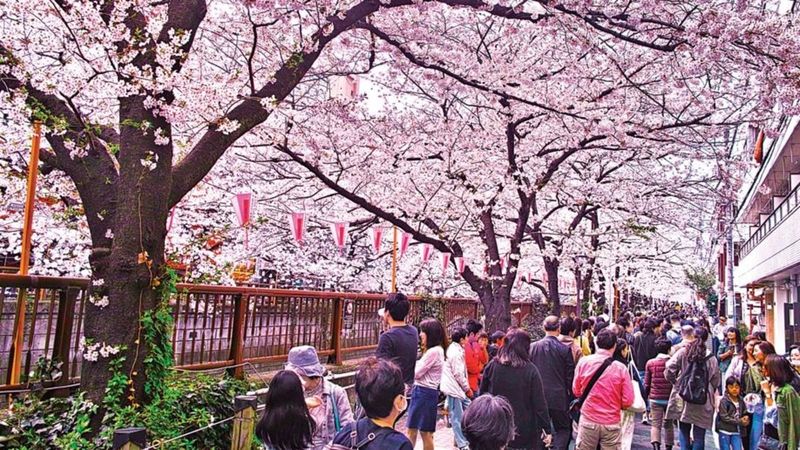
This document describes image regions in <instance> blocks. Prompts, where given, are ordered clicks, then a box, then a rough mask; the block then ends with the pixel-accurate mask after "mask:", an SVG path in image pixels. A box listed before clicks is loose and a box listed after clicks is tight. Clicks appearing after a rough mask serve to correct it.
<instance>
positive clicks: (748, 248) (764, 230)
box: [741, 184, 800, 258]
mask: <svg viewBox="0 0 800 450" xmlns="http://www.w3.org/2000/svg"><path fill="white" fill-rule="evenodd" d="M798 206H800V184H799V185H797V186H795V188H794V189H792V191H791V192H789V194H788V195H787V196H786V198H785V199H783V201H782V202H781V204H780V205H778V207H777V208H775V210H774V211H772V214H770V215H769V217H767V220H765V221H764V222H763V223H762V224H761V225H759V227H758V229H757V230H756V231H755V232H754V233H753V234H752V235H751V236H750V239H748V240H747V242H745V243H744V245H742V252H741V257H742V258H746V257H747V255H748V254H749V253H750V252H752V251H753V249H754V248H756V246H757V245H758V244H760V243H761V241H763V240H764V239H766V238H767V236H769V235H770V234H771V233H772V231H773V230H775V229H776V228H777V227H778V225H780V224H781V223H783V221H784V220H785V219H786V218H787V217H789V215H791V214H792V213H793V212H794V210H796V209H797V207H798Z"/></svg>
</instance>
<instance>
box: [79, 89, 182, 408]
mask: <svg viewBox="0 0 800 450" xmlns="http://www.w3.org/2000/svg"><path fill="white" fill-rule="evenodd" d="M120 123H121V124H123V125H121V127H120V150H119V157H118V161H119V164H120V169H121V170H120V174H119V178H118V180H117V182H116V184H115V186H108V189H115V190H116V203H115V204H114V207H113V209H111V210H101V211H99V212H98V213H97V217H96V219H97V221H96V222H95V223H94V225H91V224H90V227H91V228H92V236H93V239H92V246H93V249H92V255H91V260H90V262H91V267H92V285H91V288H90V292H89V295H90V299H93V300H96V299H99V298H101V297H103V296H107V297H108V305H107V306H104V307H101V306H98V305H95V304H94V303H93V302H92V301H90V302H88V303H87V305H86V316H85V328H84V330H85V337H86V339H87V340H88V342H90V343H91V344H93V345H96V344H101V345H102V346H114V347H121V348H122V350H121V351H120V352H119V353H117V354H116V355H112V356H108V357H103V356H100V357H98V358H97V360H96V361H89V360H87V359H84V361H83V364H82V366H81V387H82V389H83V390H85V391H86V393H87V397H88V399H91V400H93V401H95V402H100V401H101V400H102V399H103V397H104V396H105V389H106V385H107V382H108V379H109V378H110V377H111V376H113V374H112V373H109V369H110V368H109V364H110V362H111V361H112V360H113V359H114V358H118V357H124V359H125V360H124V363H123V365H122V370H123V371H124V373H125V375H126V376H127V377H128V379H129V380H130V382H129V383H130V384H129V387H128V392H126V395H125V398H124V399H123V400H125V401H128V402H131V403H142V402H144V401H146V400H147V399H146V398H145V392H144V383H145V381H146V373H145V370H144V366H143V361H144V359H145V358H147V354H148V348H147V346H146V345H145V340H144V337H143V336H142V327H141V318H142V314H143V313H144V312H145V311H149V310H151V309H153V308H154V307H155V306H156V302H157V299H156V290H155V285H156V282H155V280H156V279H158V278H159V277H160V276H161V275H162V269H163V263H164V239H165V236H166V220H167V214H168V211H169V208H168V199H169V192H170V185H171V181H172V176H171V166H172V147H171V145H169V144H168V145H162V146H158V145H156V144H155V143H154V138H153V130H155V129H157V128H160V129H161V130H163V133H165V134H166V135H167V136H169V130H170V127H169V124H168V123H167V122H166V121H165V120H164V119H163V118H161V117H156V116H154V115H153V114H152V111H150V110H148V109H147V108H145V107H144V97H141V96H134V97H127V98H122V99H120ZM145 124H148V125H145ZM145 128H146V129H147V130H146V131H143V129H145ZM143 160H144V161H148V160H149V161H150V162H153V163H155V167H154V168H153V169H152V170H151V169H150V168H149V167H146V164H145V163H143V162H142V161H143ZM82 200H83V202H84V204H85V205H94V204H96V203H97V200H98V199H96V198H94V197H92V196H88V197H84V198H82ZM87 210H97V208H96V207H95V208H87ZM109 237H110V238H111V239H110V242H111V245H110V248H109V247H108V242H109ZM101 280H102V281H101Z"/></svg>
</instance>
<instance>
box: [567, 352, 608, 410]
mask: <svg viewBox="0 0 800 450" xmlns="http://www.w3.org/2000/svg"><path fill="white" fill-rule="evenodd" d="M612 362H614V358H608V359H606V360H605V361H603V364H601V365H600V367H598V368H597V370H595V372H594V375H592V378H591V379H590V380H589V384H587V385H586V389H584V390H583V394H582V395H581V396H580V398H576V399H575V400H573V401H572V402H570V404H569V409H568V412H569V416H570V417H571V418H572V420H574V421H575V422H576V423H577V422H578V421H580V420H581V407H583V402H585V401H586V398H587V397H588V396H589V392H590V391H591V390H592V388H593V387H594V385H595V383H597V380H599V379H600V376H601V375H603V372H605V371H606V369H607V368H608V366H610V365H611V363H612Z"/></svg>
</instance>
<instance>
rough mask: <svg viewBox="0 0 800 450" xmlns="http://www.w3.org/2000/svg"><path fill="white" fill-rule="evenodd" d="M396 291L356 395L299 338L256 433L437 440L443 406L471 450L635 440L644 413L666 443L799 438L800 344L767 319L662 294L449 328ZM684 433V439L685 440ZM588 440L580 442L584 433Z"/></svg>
mask: <svg viewBox="0 0 800 450" xmlns="http://www.w3.org/2000/svg"><path fill="white" fill-rule="evenodd" d="M409 310H410V303H409V301H408V299H407V298H406V296H405V295H403V294H399V293H398V294H391V295H389V296H388V297H387V299H386V301H385V306H384V308H382V309H381V311H380V312H379V314H380V315H381V316H382V317H383V319H384V322H385V325H386V330H385V331H384V332H383V333H382V334H381V336H380V338H379V343H378V348H377V351H376V353H375V356H374V357H370V358H368V359H367V360H366V361H365V362H363V363H362V364H361V365H360V366H359V368H358V371H357V373H356V375H355V392H356V397H357V400H356V406H355V407H354V408H352V407H351V404H350V402H349V400H348V397H347V394H346V392H345V391H344V389H342V388H341V387H339V386H337V385H335V384H333V383H331V382H330V381H328V380H326V379H325V378H324V373H325V368H324V366H323V365H322V364H320V362H319V358H318V355H317V353H316V350H315V349H314V348H313V347H309V346H302V347H296V348H293V349H292V350H291V351H290V353H289V361H288V363H287V364H286V367H285V370H283V371H280V372H278V373H277V374H276V375H275V376H274V378H273V379H272V382H271V383H270V387H269V391H268V393H267V398H266V405H265V411H264V414H263V416H262V417H261V419H260V421H259V423H258V426H257V429H256V433H257V435H258V436H259V438H260V439H261V441H262V442H263V443H264V446H265V448H266V449H269V450H302V449H313V450H323V449H325V450H328V449H330V450H345V449H351V450H352V449H362V450H378V449H402V450H407V449H413V448H414V445H415V444H416V441H417V440H418V439H420V440H421V441H422V446H423V448H424V449H425V450H433V448H434V434H435V433H436V428H437V423H439V420H440V417H442V416H444V417H445V420H446V421H447V426H449V427H451V428H452V431H453V438H454V442H453V446H454V447H455V448H457V449H459V450H462V449H471V450H500V449H509V450H514V449H544V448H553V449H557V450H566V449H568V448H573V445H574V448H575V449H577V450H596V449H601V450H610V449H615V450H616V449H622V450H629V449H631V448H632V442H633V435H634V426H635V425H636V422H637V420H640V419H638V418H637V417H639V415H641V421H642V422H643V424H645V425H649V427H650V442H651V444H652V449H653V450H672V449H673V448H674V447H675V446H676V440H677V443H678V444H677V445H679V446H680V448H681V450H689V449H703V448H704V447H705V442H706V434H707V433H709V431H711V430H713V431H714V432H716V435H717V437H718V445H719V448H720V449H721V450H741V449H744V450H759V449H770V450H771V449H783V450H797V449H798V442H799V441H800V395H798V392H800V349H798V348H792V349H791V352H790V355H788V356H787V357H784V356H781V355H777V354H776V353H775V348H774V347H773V345H772V344H771V343H770V342H768V341H767V339H766V336H765V335H764V333H763V330H762V329H759V328H752V327H751V329H750V330H751V334H750V335H748V336H745V337H742V336H741V333H740V331H739V329H738V328H736V327H732V326H728V324H727V319H726V318H725V317H719V318H718V319H715V320H714V322H715V323H714V325H713V326H712V325H711V319H710V318H709V317H707V316H705V315H703V314H702V313H701V312H700V311H696V310H687V309H683V310H676V309H675V308H674V305H670V306H667V305H665V304H659V305H656V307H654V308H652V309H651V310H649V311H647V312H637V313H636V314H634V313H633V312H630V311H629V312H625V313H623V314H621V315H620V316H619V317H618V318H617V319H616V320H614V321H612V319H611V317H609V316H608V311H607V310H606V311H604V312H603V314H600V315H598V316H596V317H588V318H585V319H581V318H578V317H574V316H565V317H556V316H549V317H547V318H546V319H545V320H544V323H543V324H542V326H543V328H544V331H545V337H544V338H542V339H540V340H538V341H536V342H532V339H531V335H530V334H529V333H528V332H527V331H526V330H524V329H521V328H516V327H512V328H510V329H508V330H504V331H494V332H493V333H492V334H491V335H489V334H487V333H486V332H485V330H484V329H483V326H482V324H481V323H479V322H478V321H476V320H469V321H468V322H467V323H466V325H465V326H464V327H455V328H453V329H451V330H449V332H448V330H447V329H446V327H445V325H444V324H442V323H441V322H440V321H438V320H436V319H433V318H427V319H425V320H423V321H422V322H421V323H420V324H419V327H418V328H417V327H414V326H411V325H409V324H408V323H407V321H406V319H407V316H408V313H409ZM676 434H677V439H676ZM573 441H574V442H573Z"/></svg>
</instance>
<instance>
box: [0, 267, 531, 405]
mask: <svg viewBox="0 0 800 450" xmlns="http://www.w3.org/2000/svg"><path fill="white" fill-rule="evenodd" d="M88 283H89V282H88V280H86V279H76V278H56V277H36V276H19V275H6V274H0V391H3V390H6V391H7V390H13V389H20V388H24V387H25V386H26V383H24V382H25V381H27V379H28V376H27V375H28V374H29V373H31V372H33V371H34V370H35V368H36V364H37V361H39V359H40V358H44V359H45V360H56V361H59V362H60V363H61V364H62V366H61V371H62V372H63V375H62V377H61V379H60V381H59V383H63V384H68V383H74V382H75V381H76V380H77V378H78V376H79V374H80V366H81V363H82V349H81V348H80V337H81V336H83V335H84V330H83V317H84V314H85V307H86V301H85V300H86V289H87V288H88ZM385 297H386V295H385V294H364V293H352V292H325V291H303V290H291V289H268V288H254V287H236V286H216V285H195V284H179V285H178V294H176V295H175V296H173V298H172V299H171V304H172V306H173V317H174V320H175V327H174V331H173V345H174V350H175V364H176V367H177V368H181V369H187V370H201V369H212V368H223V367H231V368H232V369H231V371H232V372H233V373H234V375H237V376H240V375H242V370H243V369H242V368H243V367H244V366H245V365H256V364H269V363H279V362H282V361H285V360H286V357H287V355H288V353H289V349H291V348H292V347H294V346H297V345H313V346H314V347H315V348H317V350H318V352H319V354H320V356H321V357H326V358H327V360H328V362H329V363H341V362H343V361H344V360H345V359H347V358H349V357H357V356H359V355H360V354H364V353H365V352H369V351H371V350H372V349H374V348H375V346H376V344H377V341H378V336H379V334H380V331H381V318H380V317H378V314H377V312H378V309H379V308H381V307H382V306H383V301H384V299H385ZM19 298H24V299H26V301H25V302H22V303H20V302H18V299H19ZM410 298H411V301H412V303H411V313H410V320H411V321H416V320H417V319H419V314H420V310H421V307H422V304H423V302H422V301H421V300H422V299H421V298H418V297H414V296H412V297H410ZM348 300H352V301H353V302H352V305H353V315H354V320H353V325H352V327H351V329H349V330H344V329H343V316H344V305H345V303H347V301H348ZM512 309H518V310H519V312H517V313H516V314H515V315H514V316H515V321H521V320H522V318H523V317H525V316H527V315H528V314H530V312H531V310H532V305H531V304H530V303H515V304H512ZM20 311H22V312H23V313H24V314H22V315H23V316H24V321H23V322H22V323H20V320H19V318H20ZM481 314H482V307H481V306H480V303H479V302H477V301H476V300H474V299H470V298H447V299H446V307H445V315H446V318H447V322H448V323H447V325H448V327H452V326H454V325H456V324H460V323H463V322H464V321H466V320H467V319H469V318H477V317H479V316H480V315H481ZM17 329H21V330H22V333H21V334H20V333H15V330H17ZM15 337H16V345H15ZM17 348H19V349H20V350H19V351H16V349H17ZM15 354H16V355H17V356H18V357H19V363H20V369H21V374H22V381H23V383H22V384H15V385H12V384H10V383H8V379H9V373H10V367H11V364H12V359H13V357H14V355H15Z"/></svg>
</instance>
